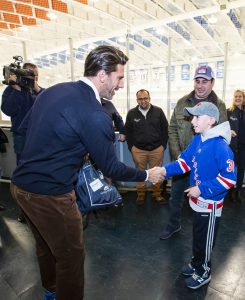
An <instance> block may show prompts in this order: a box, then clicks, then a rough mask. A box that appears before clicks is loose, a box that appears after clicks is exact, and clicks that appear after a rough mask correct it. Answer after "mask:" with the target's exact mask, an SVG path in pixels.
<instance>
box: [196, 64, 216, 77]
mask: <svg viewBox="0 0 245 300" xmlns="http://www.w3.org/2000/svg"><path fill="white" fill-rule="evenodd" d="M196 78H205V79H207V80H211V79H212V78H214V72H213V70H212V68H211V67H210V66H208V65H206V66H200V67H198V68H196V71H195V75H194V79H196Z"/></svg>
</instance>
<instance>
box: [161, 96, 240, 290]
mask: <svg viewBox="0 0 245 300" xmlns="http://www.w3.org/2000/svg"><path fill="white" fill-rule="evenodd" d="M184 115H186V116H193V119H192V121H191V123H192V125H193V129H194V130H195V132H196V133H197V134H196V135H195V136H194V138H193V140H192V142H191V144H190V145H189V146H188V147H187V148H186V150H185V151H184V152H182V153H181V154H180V156H179V158H178V160H176V161H174V162H172V163H169V164H166V165H165V166H164V169H165V173H166V176H165V177H166V178H169V177H172V176H174V175H179V174H183V173H186V172H191V174H190V188H188V189H187V190H186V191H185V192H186V193H187V196H188V197H189V203H190V206H191V208H192V209H193V211H194V217H193V244H192V251H193V257H192V259H191V262H190V263H189V264H188V265H186V266H184V267H183V268H182V274H183V275H186V276H189V277H188V278H187V279H186V280H185V283H186V286H187V287H188V288H191V289H197V288H199V287H201V286H202V285H204V284H206V283H208V282H209V281H210V280H211V252H212V249H213V246H214V242H215V238H216V235H217V231H218V225H219V220H220V216H221V212H222V207H223V204H224V197H225V195H226V194H227V191H228V190H229V189H230V188H232V187H233V186H234V185H235V183H236V172H235V165H234V160H233V154H232V151H231V149H230V147H229V143H230V139H231V130H230V125H229V122H224V123H222V124H220V125H217V126H216V124H217V123H218V121H219V110H218V108H217V107H216V106H215V105H214V104H212V103H210V102H205V101H204V102H200V103H198V104H197V105H195V106H194V107H192V108H191V107H186V108H184Z"/></svg>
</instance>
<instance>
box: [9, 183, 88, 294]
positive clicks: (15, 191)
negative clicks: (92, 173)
mask: <svg viewBox="0 0 245 300" xmlns="http://www.w3.org/2000/svg"><path fill="white" fill-rule="evenodd" d="M10 190H11V194H12V196H13V198H14V199H15V200H16V201H17V203H18V204H19V205H20V207H21V208H22V210H23V212H24V214H25V217H26V220H27V223H28V225H29V227H30V229H31V231H32V233H33V235H34V238H35V240H36V254H37V258H38V262H39V267H40V273H41V280H42V285H43V287H44V288H45V289H47V290H49V291H51V292H54V291H56V293H57V297H56V299H57V300H68V299H69V300H82V299H83V290H84V242H83V224H82V216H81V213H80V211H79V209H78V207H77V204H76V197H75V193H74V191H72V192H70V193H67V194H64V195H56V196H52V195H39V194H33V193H29V192H27V191H24V190H22V189H20V188H18V187H17V186H16V185H14V184H11V186H10Z"/></svg>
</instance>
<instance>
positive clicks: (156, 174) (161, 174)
mask: <svg viewBox="0 0 245 300" xmlns="http://www.w3.org/2000/svg"><path fill="white" fill-rule="evenodd" d="M165 175H166V170H165V168H164V167H154V168H152V169H149V170H148V180H149V181H150V182H151V183H153V184H156V183H160V182H163V181H164V179H165Z"/></svg>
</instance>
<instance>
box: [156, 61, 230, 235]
mask: <svg viewBox="0 0 245 300" xmlns="http://www.w3.org/2000/svg"><path fill="white" fill-rule="evenodd" d="M214 83H215V79H214V73H213V70H212V68H211V67H210V66H208V65H206V66H200V67H198V68H197V69H196V71H195V75H194V90H193V91H192V92H191V93H190V94H188V95H185V96H184V97H182V98H181V99H179V100H178V102H177V104H176V106H175V109H174V112H173V114H172V116H171V119H170V124H169V130H168V134H169V149H170V154H171V159H172V160H176V159H177V157H178V156H179V154H180V153H181V152H183V151H184V150H185V149H186V148H187V146H188V145H189V144H190V142H191V140H192V138H193V135H194V131H193V129H192V125H191V122H190V121H191V118H190V117H185V116H184V114H183V110H184V107H192V106H195V105H196V104H197V103H198V102H201V101H209V102H211V103H213V104H215V105H216V106H217V107H218V109H219V112H220V120H219V123H223V122H224V121H227V115H226V107H225V103H224V102H223V101H222V100H221V99H219V98H218V97H217V95H216V94H215V92H214V91H213V86H214ZM188 187H189V175H188V173H187V174H183V175H180V176H176V177H173V178H172V188H171V198H170V201H169V206H170V218H169V221H168V223H167V225H165V227H164V228H163V229H162V232H161V234H160V239H162V240H165V239H168V238H170V237H171V236H172V235H173V234H174V233H176V232H179V231H180V230H181V225H180V221H181V211H182V207H183V202H184V191H185V190H186V189H187V188H188Z"/></svg>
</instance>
